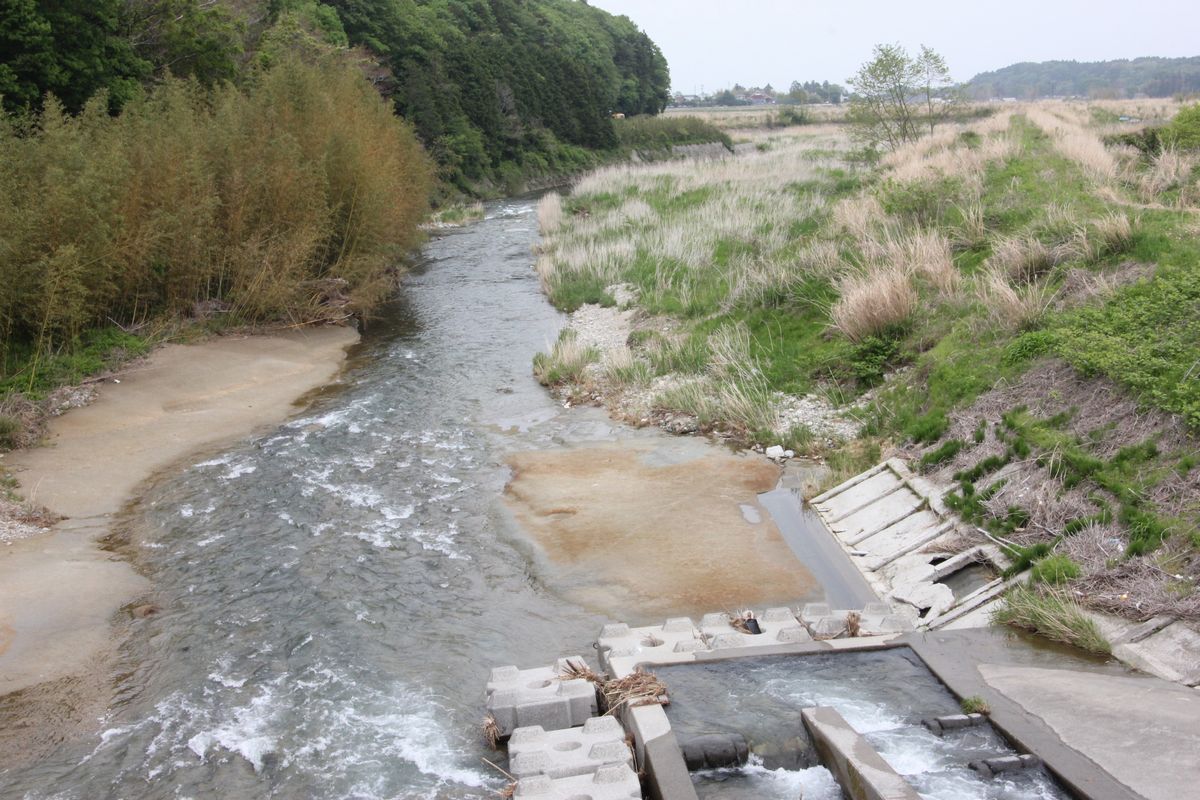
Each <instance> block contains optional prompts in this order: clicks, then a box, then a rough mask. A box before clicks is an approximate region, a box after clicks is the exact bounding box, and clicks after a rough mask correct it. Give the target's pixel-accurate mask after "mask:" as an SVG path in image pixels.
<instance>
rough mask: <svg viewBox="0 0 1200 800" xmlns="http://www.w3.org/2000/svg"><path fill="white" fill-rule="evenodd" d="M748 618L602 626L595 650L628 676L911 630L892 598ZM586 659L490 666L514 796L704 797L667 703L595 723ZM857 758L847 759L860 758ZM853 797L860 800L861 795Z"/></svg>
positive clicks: (493, 710)
mask: <svg viewBox="0 0 1200 800" xmlns="http://www.w3.org/2000/svg"><path fill="white" fill-rule="evenodd" d="M750 616H751V617H752V618H753V620H754V622H755V623H756V626H757V629H758V630H759V631H760V632H759V633H748V632H747V629H748V627H749V626H747V625H746V623H745V621H739V620H737V619H735V618H734V617H731V616H729V615H728V614H708V615H705V616H704V617H703V618H702V619H701V620H700V622H699V623H693V621H692V620H691V619H688V618H686V617H681V618H677V619H670V620H667V621H666V622H665V623H663V624H662V625H650V626H642V627H630V626H629V625H626V624H624V623H613V624H609V625H605V626H604V629H603V630H602V631H601V633H600V637H599V639H598V640H597V643H596V647H597V650H598V652H599V654H600V662H601V667H602V669H603V670H604V672H605V676H603V677H604V678H607V679H619V678H625V677H628V676H629V675H632V674H634V673H636V672H638V671H641V670H642V669H643V668H644V667H652V666H656V665H665V664H679V663H686V662H689V661H705V660H713V659H724V658H738V657H745V656H762V655H777V654H786V653H797V654H799V653H806V652H820V651H827V650H853V649H858V650H863V649H872V648H877V647H881V646H886V645H887V643H888V642H890V641H891V640H893V639H894V638H895V637H896V636H898V635H900V634H901V633H903V632H905V631H909V630H911V627H912V626H911V625H910V624H909V623H908V621H907V619H906V618H904V617H903V616H898V615H895V614H892V613H891V608H890V607H889V606H888V605H887V604H886V603H871V604H868V605H867V606H866V607H864V608H862V609H861V610H860V609H853V610H834V609H830V608H829V606H828V605H827V604H824V603H809V604H806V605H805V606H803V607H801V608H799V609H793V608H788V607H778V608H771V609H767V610H765V611H763V612H761V613H758V614H755V613H753V612H751V614H750ZM750 629H753V628H750ZM585 664H586V661H585V660H584V659H583V658H582V657H580V656H573V657H571V658H561V659H559V660H558V661H557V662H555V663H554V664H553V665H551V666H548V667H540V668H534V669H524V670H522V669H518V668H517V667H514V666H507V667H497V668H495V669H493V670H492V673H491V679H490V680H489V681H488V684H487V712H488V716H489V717H490V719H492V720H493V721H494V730H495V733H496V734H497V735H498V737H499V738H501V739H504V738H507V746H508V755H509V772H510V773H511V774H512V775H513V777H514V778H516V786H515V788H514V796H516V797H531V798H538V800H559V799H560V798H562V799H565V798H578V797H590V798H592V799H593V800H602V799H603V798H610V797H612V798H617V797H619V798H627V797H643V796H645V797H650V798H654V800H693V798H696V796H697V795H696V789H695V787H694V785H693V783H692V779H691V776H690V774H689V772H688V768H687V764H686V762H685V760H684V756H683V752H682V750H681V748H680V745H679V742H678V741H677V739H676V737H675V733H674V731H673V730H672V729H671V723H670V721H669V720H668V719H667V715H666V713H665V712H664V710H663V707H662V705H660V704H658V703H647V704H645V705H636V706H622V707H621V708H620V709H619V710H618V711H617V712H616V714H615V716H607V715H606V716H597V714H598V713H599V706H598V702H597V689H596V686H595V685H594V684H593V683H592V682H590V681H589V680H586V679H583V678H580V677H577V676H578V675H580V673H581V671H580V670H579V669H578V668H579V667H581V666H583V665H585ZM597 677H601V676H597ZM617 720H619V721H620V724H619V725H618V724H617ZM860 755H861V754H860ZM858 757H859V756H856V755H854V754H849V755H847V756H846V757H845V758H848V759H850V763H856V761H855V759H857V758H858ZM875 758H876V759H879V757H878V755H876V756H875ZM843 760H845V759H843ZM870 763H874V761H871V762H870ZM635 767H637V768H638V769H637V770H635V769H634V768H635ZM831 769H832V767H831ZM639 772H640V774H641V776H643V780H642V781H640V782H639V779H638V775H639ZM886 796H889V797H890V795H886ZM851 797H852V800H858V797H859V796H858V795H853V794H852V795H851ZM862 797H863V798H872V799H873V798H874V797H875V796H874V795H862Z"/></svg>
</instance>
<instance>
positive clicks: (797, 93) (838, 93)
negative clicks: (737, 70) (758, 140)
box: [673, 81, 847, 107]
mask: <svg viewBox="0 0 1200 800" xmlns="http://www.w3.org/2000/svg"><path fill="white" fill-rule="evenodd" d="M764 98H767V99H768V100H769V102H772V103H780V104H791V105H803V104H806V103H835V104H836V103H841V102H842V101H843V100H845V99H847V92H846V88H845V87H844V86H841V85H839V84H836V83H830V82H829V81H819V82H818V81H805V82H803V83H801V82H800V81H792V85H791V87H790V88H789V89H788V91H786V92H782V91H779V90H777V89H775V87H774V86H772V85H771V84H769V83H768V84H767V85H766V86H751V87H746V86H742V85H741V84H740V83H735V84H734V85H733V86H732V87H730V88H728V89H722V90H720V91H719V92H716V93H715V94H710V95H704V96H696V95H683V94H677V95H675V97H674V99H673V102H674V103H675V105H679V106H690V107H702V106H749V105H755V104H756V103H761V102H763V99H764Z"/></svg>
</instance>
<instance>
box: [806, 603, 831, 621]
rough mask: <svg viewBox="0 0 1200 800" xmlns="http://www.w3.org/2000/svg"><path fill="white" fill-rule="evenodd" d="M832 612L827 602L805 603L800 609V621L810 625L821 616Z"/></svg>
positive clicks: (826, 615)
mask: <svg viewBox="0 0 1200 800" xmlns="http://www.w3.org/2000/svg"><path fill="white" fill-rule="evenodd" d="M832 613H833V609H831V608H830V607H829V604H828V603H805V604H804V608H802V609H800V621H801V622H803V623H804V624H805V625H811V624H812V623H814V622H816V621H817V620H818V619H820V618H821V617H828V616H829V615H830V614H832Z"/></svg>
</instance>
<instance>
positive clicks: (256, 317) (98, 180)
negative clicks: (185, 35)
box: [0, 61, 433, 355]
mask: <svg viewBox="0 0 1200 800" xmlns="http://www.w3.org/2000/svg"><path fill="white" fill-rule="evenodd" d="M106 106H107V102H106V99H105V98H104V97H102V96H99V97H96V98H94V99H93V100H92V101H91V102H90V103H88V105H87V106H86V108H84V110H83V111H82V112H81V113H80V114H79V115H77V116H71V115H68V114H66V113H65V112H64V111H63V109H62V106H61V105H60V104H59V103H58V102H57V101H55V100H54V99H53V98H50V99H48V101H47V102H46V105H45V110H44V111H43V113H42V114H41V115H40V116H39V117H37V118H36V119H33V120H27V119H17V118H5V119H3V120H0V243H2V244H0V342H2V344H0V348H3V349H4V350H5V355H7V352H8V351H9V350H10V349H12V348H17V349H21V348H23V349H24V350H25V351H26V352H30V351H45V350H49V349H53V348H57V347H60V346H62V345H63V344H66V343H69V342H71V341H72V340H74V339H75V338H76V337H78V336H79V335H80V334H81V333H82V332H83V331H85V330H87V329H88V328H90V327H92V326H96V325H100V324H108V323H109V322H110V321H112V322H119V323H122V324H129V323H133V322H137V321H140V320H143V319H145V318H146V317H147V316H150V315H153V314H159V313H179V312H187V311H189V310H191V309H192V308H193V307H194V306H195V304H197V303H200V302H204V301H219V302H220V303H221V304H224V305H226V306H227V307H228V308H229V309H230V310H231V311H232V312H234V313H236V314H237V315H238V316H239V318H241V319H243V320H245V321H266V320H288V321H296V322H300V321H305V320H310V319H313V318H314V317H321V316H328V315H330V314H331V313H332V312H331V311H330V308H329V306H330V301H331V299H332V300H335V301H336V302H335V303H334V305H336V306H337V309H338V311H337V312H336V313H338V314H347V313H350V312H353V311H356V310H359V309H365V308H367V307H369V306H370V305H371V304H373V303H375V302H377V301H378V300H379V299H380V298H381V297H382V296H383V295H384V293H386V292H387V291H388V290H389V288H390V286H391V284H392V281H393V280H394V272H395V268H396V266H397V265H398V263H399V259H400V257H401V255H402V254H403V252H404V251H406V250H407V249H409V248H411V247H413V246H414V245H416V244H417V243H418V241H419V240H418V235H419V234H418V228H417V226H418V224H419V223H420V221H421V220H422V219H423V217H424V215H425V214H426V211H427V199H426V198H427V196H428V193H429V189H430V188H431V184H432V179H433V172H432V169H431V167H430V163H429V160H428V158H427V157H426V155H425V153H424V151H423V150H422V149H421V146H420V144H419V143H418V142H417V140H416V137H415V136H414V135H413V133H412V131H411V129H410V128H409V126H408V125H407V124H406V123H404V122H403V121H401V120H400V119H399V118H397V117H396V116H395V115H394V114H393V113H392V110H391V108H390V107H389V105H388V103H387V102H385V101H384V100H382V99H381V98H380V97H379V96H378V94H377V93H376V92H375V90H374V89H373V88H372V87H371V86H370V85H369V84H368V83H367V82H366V81H365V80H363V78H362V77H361V75H360V74H358V73H357V72H356V71H354V70H353V69H351V68H348V67H343V66H340V65H335V64H327V65H322V66H312V65H305V64H301V63H299V62H294V61H289V62H285V63H282V64H280V65H278V66H276V67H275V68H273V69H271V70H270V71H267V72H264V73H261V74H259V75H257V76H256V77H255V79H254V80H253V82H252V83H251V84H250V85H249V86H248V87H246V88H235V87H233V86H228V85H227V86H223V87H218V88H215V89H212V90H206V89H203V88H202V87H200V86H199V85H198V84H196V83H194V82H189V81H186V80H178V79H169V80H167V81H166V82H165V83H163V84H162V85H160V86H159V87H157V88H156V89H154V90H153V91H152V92H150V93H149V94H147V95H146V96H145V97H143V98H141V99H139V100H137V101H135V102H133V103H131V104H129V105H128V106H127V107H126V108H125V110H124V111H123V112H122V113H121V115H120V116H117V117H112V116H109V114H108V113H107V110H106Z"/></svg>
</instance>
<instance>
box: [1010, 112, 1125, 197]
mask: <svg viewBox="0 0 1200 800" xmlns="http://www.w3.org/2000/svg"><path fill="white" fill-rule="evenodd" d="M1025 116H1026V118H1027V119H1028V120H1029V121H1030V122H1032V123H1033V124H1034V125H1036V126H1037V127H1038V128H1041V129H1042V131H1043V132H1044V133H1045V134H1046V135H1047V136H1049V137H1050V138H1051V140H1052V141H1053V143H1054V148H1055V149H1056V150H1058V152H1059V153H1060V154H1062V155H1063V156H1064V157H1065V158H1068V159H1070V160H1071V161H1074V162H1075V163H1076V164H1078V165H1079V166H1080V167H1081V168H1082V169H1083V171H1084V172H1085V173H1086V174H1087V175H1088V176H1089V177H1091V178H1092V179H1093V180H1094V181H1096V182H1098V183H1109V182H1111V181H1112V180H1113V179H1114V178H1116V177H1117V172H1118V162H1117V158H1116V156H1115V155H1114V154H1113V153H1112V152H1111V151H1109V150H1108V148H1106V147H1105V146H1104V142H1103V141H1102V140H1101V139H1100V137H1099V136H1098V135H1097V134H1096V133H1094V132H1092V131H1090V130H1088V129H1087V128H1085V127H1084V124H1085V121H1084V120H1082V119H1081V118H1080V116H1079V115H1078V114H1077V113H1076V111H1074V110H1073V109H1068V108H1064V107H1058V106H1054V105H1042V104H1039V105H1035V106H1030V107H1029V108H1027V109H1026V111H1025Z"/></svg>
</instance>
